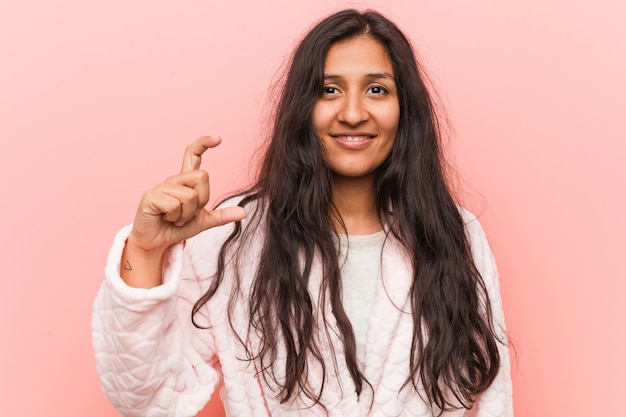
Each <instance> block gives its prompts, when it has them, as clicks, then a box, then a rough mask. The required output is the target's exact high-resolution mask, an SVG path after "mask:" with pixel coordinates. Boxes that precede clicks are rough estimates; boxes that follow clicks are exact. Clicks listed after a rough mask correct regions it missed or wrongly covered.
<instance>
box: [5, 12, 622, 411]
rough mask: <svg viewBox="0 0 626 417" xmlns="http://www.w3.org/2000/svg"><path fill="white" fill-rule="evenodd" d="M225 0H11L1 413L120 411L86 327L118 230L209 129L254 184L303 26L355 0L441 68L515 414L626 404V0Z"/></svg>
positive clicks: (230, 176) (228, 168) (226, 180)
mask: <svg viewBox="0 0 626 417" xmlns="http://www.w3.org/2000/svg"><path fill="white" fill-rule="evenodd" d="M90 3H91V5H90ZM95 3H99V4H98V5H95ZM212 3H216V4H217V3H218V2H217V1H215V2H211V1H208V0H205V1H193V2H155V1H136V2H121V1H120V2H115V1H113V2H85V1H78V0H64V1H61V0H50V1H33V0H21V1H14V2H9V1H3V2H1V3H0V138H1V140H2V145H3V150H2V153H1V156H0V190H1V192H2V202H1V203H0V207H1V211H0V213H1V215H0V231H1V232H0V239H1V244H2V252H1V256H2V264H3V265H4V267H5V272H4V274H3V279H2V282H3V285H2V288H3V291H2V292H1V294H2V295H0V300H1V301H0V320H2V322H1V329H2V334H3V337H2V340H3V342H2V345H1V347H0V407H2V409H1V410H0V414H2V415H10V416H26V417H30V416H98V417H106V416H115V415H116V413H115V411H114V410H113V408H112V407H111V406H110V405H109V403H108V401H107V400H106V398H105V397H104V395H103V394H102V392H101V389H100V386H99V382H98V380H97V376H96V373H95V370H94V360H93V358H92V350H91V341H90V314H91V303H92V300H93V297H94V295H95V292H96V291H97V288H98V286H99V284H100V281H101V279H102V270H103V264H104V260H105V256H106V253H107V249H108V245H109V242H110V240H111V238H112V236H113V234H114V232H115V231H116V230H117V228H118V227H120V226H121V225H123V224H125V223H127V222H129V221H131V220H132V217H133V214H134V210H135V206H136V204H137V201H138V199H139V197H140V195H141V193H142V192H143V190H144V189H146V188H147V187H149V186H152V185H153V184H154V183H156V182H158V181H160V180H161V179H163V178H164V177H166V176H168V175H169V174H170V173H174V172H176V170H177V169H178V166H179V159H180V155H181V153H182V151H183V148H184V147H185V146H186V144H187V143H188V142H190V141H191V140H193V139H195V138H196V137H198V136H200V135H203V134H214V135H221V136H222V137H223V138H224V139H225V140H224V144H223V145H222V146H221V147H220V148H219V149H216V150H215V151H214V152H211V154H210V156H209V157H208V159H207V161H206V163H205V166H206V167H207V168H209V169H210V172H211V173H212V176H213V188H214V190H215V195H219V194H221V193H223V192H225V191H226V190H228V189H230V188H231V187H232V186H233V185H236V184H242V183H243V182H244V181H245V179H246V178H247V176H248V173H247V172H246V170H245V167H246V161H247V160H248V159H249V157H250V155H252V153H253V152H254V149H255V146H256V142H255V138H256V137H257V135H258V132H259V131H260V130H261V129H262V124H261V123H260V120H261V118H262V116H263V113H262V112H261V111H260V109H262V108H263V105H264V100H265V97H266V91H267V88H268V85H269V83H270V80H271V78H272V76H273V74H274V72H275V70H276V69H277V68H278V67H279V65H280V63H281V62H282V59H283V57H284V56H285V55H286V54H287V53H288V51H289V49H290V47H291V46H292V45H293V44H294V42H295V40H296V39H297V37H298V36H299V35H300V34H301V33H302V32H303V30H304V29H305V28H306V27H307V26H309V25H310V24H311V23H312V21H313V20H314V19H316V18H317V17H321V16H322V15H325V14H326V13H327V12H329V11H332V10H335V9H337V8H339V7H341V6H344V5H355V6H357V7H363V6H371V7H377V6H380V5H383V4H384V6H383V7H380V10H382V11H384V12H386V13H387V14H388V15H389V16H390V17H392V18H394V19H395V20H396V21H397V22H398V23H399V24H400V25H401V26H402V27H403V28H404V29H405V31H406V32H407V34H409V36H410V37H411V38H412V39H413V40H414V41H415V44H416V46H417V47H418V49H419V50H420V52H421V55H422V57H423V58H424V60H425V62H426V64H427V66H428V67H429V68H430V69H431V72H432V74H433V77H434V79H435V82H436V83H437V85H438V86H439V89H440V93H441V95H442V97H443V98H444V101H445V103H446V105H447V107H448V112H449V115H450V119H451V122H452V124H453V125H454V131H453V138H452V144H451V152H452V153H453V155H455V158H456V161H457V164H458V166H459V170H460V171H461V172H462V173H463V183H464V184H465V186H466V189H467V191H468V192H467V194H466V195H467V197H466V204H467V205H468V206H469V207H470V208H472V209H473V210H475V211H476V212H479V213H481V220H482V222H483V224H484V226H485V228H486V229H487V232H488V234H489V236H490V239H491V242H492V245H493V248H494V252H495V254H496V257H497V259H498V263H499V266H500V269H501V280H502V288H503V297H504V303H505V310H506V314H507V319H508V325H509V331H510V334H511V337H512V339H513V341H514V343H515V346H516V355H517V360H516V362H515V363H514V371H513V378H514V390H515V409H516V413H517V416H521V417H537V416H569V417H578V416H580V417H582V416H590V415H593V416H607V415H608V416H610V415H616V414H619V412H618V411H616V407H617V405H616V401H619V399H620V398H622V396H623V395H622V392H621V391H622V389H623V388H624V382H623V381H624V375H626V365H625V361H624V360H623V355H624V353H625V352H626V338H625V337H624V335H623V329H624V324H625V321H626V320H625V318H626V307H624V306H625V304H626V303H624V302H623V294H624V293H626V284H625V282H626V272H624V267H623V265H622V264H623V260H624V256H625V254H626V220H624V219H625V217H624V216H623V215H622V211H623V210H624V208H623V207H624V205H625V203H626V201H625V200H626V199H625V197H624V194H625V193H624V188H625V186H624V182H625V179H626V169H625V164H624V162H623V159H624V157H625V156H626V145H625V144H624V143H625V142H626V127H625V123H624V120H625V114H624V112H625V110H626V102H625V100H626V99H625V97H626V89H625V82H624V74H626V55H625V52H626V45H625V40H626V26H624V25H623V22H624V20H625V19H626V6H624V3H623V2H622V1H618V0H613V1H611V0H600V1H598V2H589V1H584V2H583V1H575V0H569V1H566V0H551V1H545V0H527V1H524V2H521V1H520V2H503V1H495V0H492V1H488V0H479V1H474V2H465V1H452V0H442V1H437V2H426V1H424V2H419V1H406V0H378V1H371V2H367V1H364V2H349V3H343V4H342V3H341V2H336V1H330V0H318V1H315V2H294V1H285V0H266V1H262V2H257V1H247V2H246V3H247V4H246V5H245V7H243V6H242V5H241V3H240V2H219V4H222V3H224V4H227V5H220V6H216V5H213V4H212ZM204 415H208V414H207V413H206V412H205V413H204ZM218 415H219V413H218Z"/></svg>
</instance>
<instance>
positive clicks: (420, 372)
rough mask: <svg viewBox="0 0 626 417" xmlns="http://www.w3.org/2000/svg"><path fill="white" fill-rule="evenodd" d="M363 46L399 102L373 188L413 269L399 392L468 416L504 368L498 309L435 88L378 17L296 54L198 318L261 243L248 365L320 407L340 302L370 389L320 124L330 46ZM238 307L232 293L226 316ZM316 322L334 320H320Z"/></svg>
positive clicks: (283, 395) (347, 16)
mask: <svg viewBox="0 0 626 417" xmlns="http://www.w3.org/2000/svg"><path fill="white" fill-rule="evenodd" d="M357 36H369V37H371V38H373V39H375V40H377V41H378V42H380V43H381V44H382V45H383V46H384V47H385V49H386V51H387V53H388V54H389V57H390V58H391V62H392V65H393V70H394V74H395V78H396V80H395V81H396V85H397V89H398V96H399V103H400V118H399V125H398V129H397V136H396V138H395V141H394V144H393V148H392V150H391V153H390V155H389V156H388V158H387V159H386V160H385V161H384V163H383V164H382V165H381V166H380V167H379V168H378V169H377V171H376V175H375V180H374V187H375V196H376V197H375V198H376V207H377V209H378V213H379V216H380V221H381V223H382V224H385V225H386V228H387V230H388V234H389V235H391V236H393V237H394V238H395V239H397V240H398V241H399V242H400V244H401V245H402V246H403V247H404V248H405V249H406V252H407V253H408V254H409V257H410V259H411V260H412V270H413V282H412V286H411V294H410V297H411V308H412V315H413V338H412V345H411V353H410V363H408V364H407V366H408V368H409V375H410V376H409V378H408V379H407V381H406V382H405V384H404V386H403V389H410V387H413V388H414V389H415V390H416V391H418V392H420V391H422V392H423V394H420V395H425V396H426V397H427V398H425V400H426V401H427V402H428V403H429V404H430V406H431V408H432V409H433V410H439V411H438V412H439V413H441V412H442V411H443V410H445V409H448V408H450V407H452V408H454V407H456V408H458V407H459V406H463V407H466V408H469V407H471V405H472V403H473V401H474V400H475V398H476V396H477V395H478V394H480V393H481V392H483V391H484V390H485V389H486V388H487V387H488V386H489V385H490V384H491V383H492V381H493V380H494V378H495V376H496V374H497V371H498V368H499V363H500V358H499V354H498V349H497V343H498V339H497V337H496V335H495V332H494V330H493V326H492V318H491V308H490V304H489V299H488V296H487V293H486V289H485V285H484V282H483V280H482V278H481V276H480V274H479V272H478V270H477V269H476V267H475V265H474V263H473V260H472V254H471V248H470V244H469V241H468V238H467V236H466V233H465V225H464V222H463V219H462V217H461V215H460V213H459V210H458V207H457V205H456V203H455V201H454V199H453V197H452V195H451V192H450V189H449V187H448V185H447V182H446V178H445V169H444V167H443V158H442V154H441V146H440V133H439V123H438V120H437V115H436V111H435V108H434V106H433V100H432V98H431V96H430V94H429V91H428V89H427V86H426V84H425V81H424V80H425V76H424V74H423V72H422V70H421V69H420V67H419V65H418V63H417V61H416V58H415V54H414V52H413V49H412V47H411V45H410V43H409V41H408V40H407V39H406V37H405V36H404V35H403V34H402V32H401V31H400V30H399V29H398V27H397V26H396V25H395V24H393V23H392V22H391V21H389V20H388V19H387V18H385V17H384V16H382V15H381V14H379V13H377V12H374V11H366V12H363V13H361V12H359V11H356V10H344V11H340V12H338V13H335V14H333V15H331V16H329V17H327V18H326V19H324V20H322V21H321V22H319V23H318V24H317V25H316V26H314V27H313V28H312V29H311V30H310V31H309V32H308V34H306V35H305V36H304V38H303V39H302V40H301V42H300V43H299V45H298V46H297V48H296V49H295V51H294V53H293V55H292V58H291V61H290V65H289V67H288V69H287V73H286V76H285V79H284V80H283V83H284V84H283V88H282V91H281V93H280V97H279V100H278V102H277V105H276V109H275V114H274V118H273V127H272V130H271V132H270V138H269V142H268V145H267V150H266V152H265V155H264V158H263V160H262V162H261V166H260V168H259V172H258V176H257V179H256V183H255V184H254V186H252V187H251V188H250V189H249V190H247V191H246V192H244V193H242V195H244V198H243V200H241V202H240V205H242V206H245V207H248V208H251V207H254V208H253V209H252V210H251V213H250V214H249V218H248V220H247V223H246V225H245V226H244V224H243V223H241V222H238V223H237V224H236V226H235V228H234V231H233V232H232V234H231V235H230V237H229V238H228V239H227V240H226V242H225V243H224V245H223V246H222V249H221V251H220V253H219V258H218V270H217V273H216V276H215V279H214V280H213V282H212V285H211V287H210V288H209V290H208V291H207V293H205V294H204V295H203V296H202V298H201V299H200V300H198V302H197V303H196V305H195V307H194V309H193V313H192V314H193V315H195V314H196V313H197V312H198V311H199V310H200V308H202V306H203V305H204V304H206V303H207V302H208V301H209V300H210V299H211V298H212V297H213V295H214V294H215V292H216V291H217V289H218V287H219V285H220V284H221V283H222V281H223V278H224V273H225V270H226V267H227V264H228V262H229V259H231V256H234V259H237V257H238V254H240V253H241V251H239V252H238V250H240V249H241V248H242V247H245V244H244V243H243V242H245V241H246V239H249V238H250V237H251V235H252V234H257V233H259V232H260V234H258V235H257V238H259V236H262V238H263V239H264V241H263V245H262V248H263V249H262V254H261V256H260V259H259V260H258V262H259V263H258V267H257V269H256V276H255V277H254V280H253V284H252V288H251V289H250V297H249V304H248V306H247V308H248V309H249V315H250V317H249V318H250V323H249V328H248V332H249V333H248V335H241V336H240V338H241V339H240V341H241V342H242V344H243V345H244V347H245V348H246V351H247V352H248V353H249V357H248V360H256V361H258V363H259V364H260V372H261V373H262V374H263V377H264V378H265V380H266V381H271V382H273V383H274V384H277V386H278V387H279V392H278V396H279V398H280V399H281V400H282V401H283V402H284V401H288V400H290V399H292V398H293V397H294V396H301V395H304V396H305V397H308V398H309V399H311V400H313V401H314V403H319V402H320V398H321V396H322V391H323V384H322V386H321V387H320V389H319V390H317V391H315V390H313V389H311V388H310V386H309V385H308V384H307V373H308V370H309V365H310V364H309V362H308V361H317V362H319V365H320V367H321V369H322V373H323V378H322V381H325V380H326V378H327V377H328V369H327V368H328V366H331V364H326V363H324V361H323V360H322V355H321V352H320V346H319V339H318V336H319V335H317V334H316V326H315V324H316V319H317V318H316V316H315V315H316V314H317V313H316V312H317V311H318V309H317V307H318V306H320V305H321V306H323V305H326V304H330V306H331V311H332V314H333V315H334V319H335V321H336V323H337V326H338V330H339V337H340V340H341V343H342V344H343V346H342V348H343V350H344V353H345V358H346V359H345V360H346V365H347V369H348V370H349V372H350V376H351V377H352V379H353V380H354V383H355V386H356V391H357V393H361V391H362V390H363V389H364V386H370V387H371V385H370V383H369V382H368V381H367V379H366V378H365V377H364V375H363V374H362V373H361V371H360V370H359V366H358V364H357V359H356V345H355V336H354V332H353V330H352V326H351V324H350V321H349V319H348V317H347V315H346V313H345V311H344V309H343V306H342V302H341V299H342V298H341V276H340V267H339V262H338V254H337V247H336V237H337V233H338V231H337V230H335V227H334V225H335V224H337V223H336V222H334V221H333V219H336V220H338V221H339V224H343V223H342V221H341V215H340V213H339V212H338V211H337V210H336V208H335V207H334V205H333V200H332V187H331V183H332V175H331V172H330V170H329V168H328V167H327V166H326V165H325V163H324V161H323V160H322V156H321V144H320V141H319V139H318V137H317V136H316V133H315V131H314V129H313V126H312V123H311V112H312V109H313V106H314V104H315V103H316V101H317V100H318V99H319V97H320V96H321V94H322V87H323V83H324V78H323V77H324V74H323V68H324V61H325V57H326V54H327V52H328V50H329V48H330V47H331V46H332V45H333V44H334V43H336V42H339V41H342V40H346V39H351V38H354V37H357ZM251 225H258V227H256V228H255V227H253V226H251ZM259 227H260V228H261V229H262V230H258V229H259ZM314 259H315V260H317V259H319V260H320V261H321V265H322V269H323V277H322V279H321V288H320V294H321V299H320V300H313V299H312V297H311V294H310V292H309V285H310V279H311V269H312V265H313V262H314ZM234 265H235V267H236V266H237V265H238V263H237V262H235V263H234ZM229 267H230V266H229ZM239 284H240V282H239ZM239 284H237V285H239ZM235 292H237V291H235ZM236 298H237V295H236V294H232V295H231V303H230V309H229V310H231V311H229V316H230V313H232V309H233V308H234V304H235V300H236ZM317 303H319V304H317ZM319 311H320V312H321V314H322V315H324V311H325V309H324V308H319ZM322 318H323V320H324V322H325V323H327V322H328V320H327V319H328V318H327V317H325V316H323V317H322ZM231 325H232V324H231ZM250 332H255V333H256V334H257V335H258V336H259V340H260V346H258V347H255V349H256V348H258V351H255V353H254V354H252V352H251V351H250V350H249V349H248V347H247V341H249V337H250ZM279 351H280V352H283V353H284V354H285V355H286V360H285V361H284V366H285V369H284V370H283V369H281V371H280V375H281V376H280V378H279V377H277V376H276V373H275V369H274V366H275V363H276V360H277V357H278V355H279ZM280 363H282V362H280ZM332 366H335V367H336V362H335V363H334V364H332ZM418 387H419V389H418Z"/></svg>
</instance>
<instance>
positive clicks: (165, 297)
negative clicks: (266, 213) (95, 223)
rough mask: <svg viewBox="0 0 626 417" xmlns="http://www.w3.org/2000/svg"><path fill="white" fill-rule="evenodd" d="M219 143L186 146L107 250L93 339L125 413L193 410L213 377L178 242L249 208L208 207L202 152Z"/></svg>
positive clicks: (109, 389) (110, 389)
mask: <svg viewBox="0 0 626 417" xmlns="http://www.w3.org/2000/svg"><path fill="white" fill-rule="evenodd" d="M219 143H220V139H219V138H212V137H202V138H200V139H198V140H197V141H195V142H194V143H192V144H191V145H190V146H188V147H187V149H186V151H185V156H184V159H183V165H182V170H181V172H180V173H179V174H178V175H175V176H172V177H170V178H168V179H166V180H165V181H164V182H162V183H161V184H158V185H157V186H156V187H154V188H152V189H150V190H148V191H147V192H146V193H145V194H144V196H143V198H142V200H141V202H140V204H139V207H138V209H137V214H136V216H135V221H134V223H133V225H132V227H130V226H129V227H127V228H125V229H123V230H122V231H121V232H120V233H119V234H118V235H117V237H116V239H115V242H114V244H113V247H112V249H111V252H110V254H109V258H108V262H107V267H106V270H105V272H106V274H105V275H106V277H105V282H104V284H103V285H102V287H101V289H100V292H99V293H98V296H97V298H96V301H95V304H94V315H93V345H94V349H95V352H96V362H97V367H98V372H99V375H100V378H101V381H102V385H103V387H104V390H105V392H106V394H107V395H108V397H109V398H110V400H111V402H112V403H113V404H114V405H115V407H116V408H117V409H118V410H119V411H120V412H121V413H122V414H123V415H125V416H177V417H178V416H192V415H195V414H196V413H197V412H198V411H199V410H200V409H201V408H202V407H203V406H204V404H205V403H206V402H207V401H208V399H209V397H210V396H211V393H212V392H213V390H214V389H215V385H216V384H217V382H218V381H219V375H218V372H217V371H216V370H215V369H213V367H212V366H211V365H212V364H214V363H216V362H217V359H216V358H215V357H214V353H213V352H214V350H211V348H210V347H211V346H212V345H213V343H212V340H210V338H211V333H210V332H209V331H198V329H196V328H195V327H194V326H193V324H192V323H191V320H190V316H191V314H190V311H191V308H192V306H193V303H194V302H195V301H196V300H197V299H198V298H199V297H200V296H201V294H202V293H203V291H202V288H201V287H200V284H199V282H198V280H197V279H196V278H197V277H195V274H194V273H193V267H192V263H191V262H186V263H185V262H184V259H183V245H182V244H180V243H179V242H183V241H185V240H187V239H190V238H192V237H193V236H196V235H198V234H199V233H201V232H202V231H205V230H208V229H210V228H213V227H216V226H220V225H224V224H227V223H230V222H233V221H237V220H241V219H242V218H244V217H245V215H246V213H245V211H244V210H243V209H242V208H241V207H236V206H234V207H223V208H220V209H217V210H210V209H206V208H205V205H206V204H207V202H208V200H209V177H208V174H207V173H206V172H205V171H201V170H200V169H199V168H200V163H201V156H202V154H203V153H204V152H205V151H206V150H207V149H209V148H212V147H215V146H217V145H218V144H219ZM218 240H219V239H218ZM215 242H216V244H217V240H216V241H215ZM185 252H188V251H185ZM184 265H186V266H188V269H189V270H188V271H185V270H183V266H184ZM183 276H184V278H185V279H182V278H183ZM197 339H202V340H197Z"/></svg>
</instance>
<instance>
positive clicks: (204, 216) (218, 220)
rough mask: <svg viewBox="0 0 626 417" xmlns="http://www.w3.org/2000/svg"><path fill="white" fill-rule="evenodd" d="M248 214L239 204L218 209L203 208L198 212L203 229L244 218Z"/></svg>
mask: <svg viewBox="0 0 626 417" xmlns="http://www.w3.org/2000/svg"><path fill="white" fill-rule="evenodd" d="M246 215H247V213H246V210H245V209H244V208H243V207H239V206H234V207H224V208H221V209H217V210H209V209H202V210H200V212H199V213H198V214H197V216H198V217H200V227H201V228H202V230H207V229H210V228H212V227H217V226H221V225H224V224H227V223H231V222H236V221H239V220H242V219H244V218H245V217H246Z"/></svg>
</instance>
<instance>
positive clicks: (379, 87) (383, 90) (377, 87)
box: [369, 85, 389, 94]
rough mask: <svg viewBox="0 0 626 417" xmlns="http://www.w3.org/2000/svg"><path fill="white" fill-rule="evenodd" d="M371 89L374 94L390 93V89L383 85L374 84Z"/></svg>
mask: <svg viewBox="0 0 626 417" xmlns="http://www.w3.org/2000/svg"><path fill="white" fill-rule="evenodd" d="M369 91H370V93H372V94H389V90H387V89H386V88H385V87H383V86H382V85H373V86H371V87H370V88H369Z"/></svg>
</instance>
